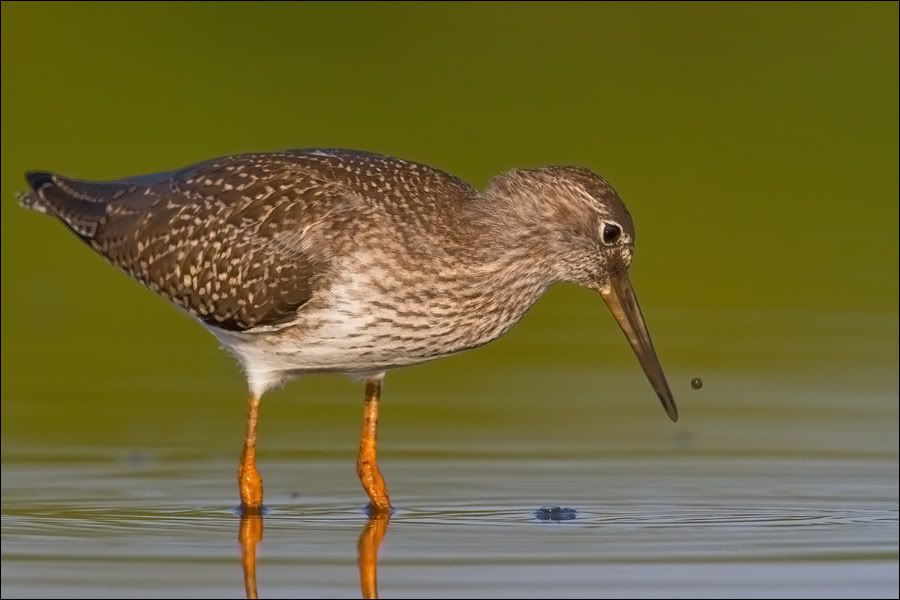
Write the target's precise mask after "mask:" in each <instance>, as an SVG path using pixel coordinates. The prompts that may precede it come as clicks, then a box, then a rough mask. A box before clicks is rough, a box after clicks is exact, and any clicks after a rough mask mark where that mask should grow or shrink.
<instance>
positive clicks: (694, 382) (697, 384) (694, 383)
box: [691, 377, 703, 390]
mask: <svg viewBox="0 0 900 600" xmlns="http://www.w3.org/2000/svg"><path fill="white" fill-rule="evenodd" d="M691 387H692V388H694V389H695V390H699V389H700V388H702V387H703V380H702V379H700V378H699V377H694V378H693V379H691Z"/></svg>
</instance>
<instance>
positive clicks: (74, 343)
mask: <svg viewBox="0 0 900 600" xmlns="http://www.w3.org/2000/svg"><path fill="white" fill-rule="evenodd" d="M897 23H898V5H897V4H896V3H874V4H870V3H820V4H817V3H762V4H750V3H746V4H745V3H741V4H737V3H735V4H715V3H697V4H681V3H662V4H635V3H621V4H618V3H614V4H588V3H571V4H570V3H553V4H549V3H527V4H525V3H523V4H512V3H509V4H493V3H478V4H472V3H466V4H437V3H434V4H419V3H402V4H401V3H397V4H374V3H364V4H354V3H335V4H315V3H302V4H267V3H252V4H239V3H193V4H167V3H156V2H154V3H147V4H127V5H125V4H102V5H101V4H78V5H75V4H56V3H49V2H48V3H34V4H22V3H8V2H4V3H3V5H2V195H0V196H2V202H0V207H2V237H0V242H2V417H3V418H2V432H3V455H4V461H6V462H7V463H9V461H16V460H27V459H31V458H34V457H35V456H42V455H44V454H45V453H50V454H54V453H56V454H59V455H60V456H72V455H77V453H78V452H89V451H90V449H92V448H98V447H99V448H101V449H103V448H105V449H107V450H108V451H110V452H122V453H124V452H127V451H129V450H130V449H133V448H139V449H142V450H146V451H151V452H157V453H160V454H165V453H167V452H185V453H193V454H204V453H208V454H211V455H216V456H220V455H221V456H229V457H230V456H231V455H232V454H236V453H237V452H238V448H239V445H240V437H239V436H240V432H241V430H242V417H243V413H244V393H245V392H244V384H243V382H242V377H241V375H240V373H239V370H238V369H237V368H236V365H235V363H234V361H233V360H232V359H230V358H229V357H227V356H226V355H224V354H223V353H221V352H220V351H219V350H218V349H217V348H216V344H215V343H214V340H213V338H212V337H211V336H209V335H208V334H206V333H205V332H204V331H202V329H201V328H199V327H197V326H196V324H195V323H194V322H192V321H191V320H190V319H188V318H187V317H185V316H184V315H182V314H180V313H179V312H178V311H176V310H173V309H172V308H171V307H169V306H167V305H166V303H165V302H163V301H161V300H159V299H158V298H156V297H154V295H153V294H152V293H151V292H149V291H148V290H145V289H143V288H141V287H140V286H139V285H137V284H135V283H134V282H132V281H130V280H129V279H128V278H127V277H126V276H124V275H122V274H121V273H118V272H116V271H115V270H114V269H112V268H111V267H109V266H108V265H106V264H104V262H103V261H102V260H100V259H98V258H97V257H96V256H92V252H91V251H90V250H89V249H88V248H87V247H85V246H83V245H82V244H80V243H79V242H78V241H77V240H76V239H74V238H73V236H71V235H70V234H69V233H67V232H66V231H65V230H64V229H63V228H62V227H60V226H59V225H58V224H55V223H53V222H52V221H51V220H49V219H47V218H46V217H43V216H41V215H37V214H32V213H29V212H26V211H24V210H22V209H21V208H19V207H18V206H17V204H16V203H15V202H14V199H13V195H14V192H15V191H17V190H20V189H23V187H24V181H23V179H22V174H23V172H24V171H26V170H28V169H47V170H52V171H56V172H59V173H63V174H66V175H69V176H73V177H79V178H85V179H91V178H96V179H105V178H119V177H123V176H128V175H134V174H140V173H146V172H153V171H162V170H169V169H173V168H177V167H180V166H184V165H186V164H190V163H192V162H196V161H200V160H203V159H207V158H210V157H213V156H219V155H224V154H229V153H237V152H244V151H259V150H275V149H282V148H289V147H305V146H318V147H329V146H332V147H348V148H355V149H363V150H369V151H375V152H382V153H386V154H392V155H396V156H401V157H404V158H409V159H414V160H417V161H421V162H426V163H430V164H433V165H435V166H438V167H440V168H443V169H445V170H447V171H449V172H451V173H454V174H456V175H458V176H460V177H462V178H464V179H467V180H469V181H470V182H472V183H473V184H475V185H476V186H479V187H481V186H483V185H484V184H485V183H486V182H487V180H488V179H489V178H490V177H491V176H493V175H495V174H497V173H498V172H501V171H503V170H505V169H509V168H512V167H532V166H540V165H546V164H561V163H573V164H581V165H586V166H589V167H591V168H593V169H594V170H596V171H597V172H599V173H601V174H602V175H604V176H605V177H606V178H608V179H609V180H610V181H611V182H612V183H613V184H614V185H615V186H616V187H617V189H618V191H619V193H620V194H621V196H622V197H623V198H624V199H625V201H626V203H627V204H628V206H629V207H630V209H631V212H632V214H633V216H634V218H635V221H636V224H637V229H638V246H637V254H636V259H635V263H634V266H633V269H632V279H633V281H634V283H635V285H636V288H637V292H638V295H639V297H640V298H641V301H642V304H643V305H644V312H645V314H646V316H647V319H648V322H649V325H650V329H651V332H652V333H653V335H654V338H655V341H656V345H657V349H658V350H659V352H660V354H661V357H662V359H663V364H664V366H666V368H667V371H668V373H669V378H670V380H671V381H672V383H673V389H674V390H675V392H676V395H677V396H678V397H679V400H680V404H681V409H682V411H681V412H682V424H681V425H679V427H683V428H684V429H681V430H680V431H682V432H684V431H689V432H692V433H693V435H694V438H692V439H693V440H694V441H693V442H692V443H693V444H694V446H692V448H694V449H700V450H702V449H703V448H707V449H710V451H713V450H715V451H716V452H723V451H725V450H727V449H728V448H730V447H736V446H741V447H742V448H744V449H747V448H756V449H758V450H760V451H763V450H765V449H766V448H771V447H774V446H779V444H780V445H781V446H787V445H792V447H793V446H798V445H799V447H800V448H801V449H806V450H809V451H812V450H816V451H823V449H825V448H827V447H829V445H830V444H831V442H829V441H828V440H826V439H816V440H815V441H810V442H809V443H808V444H805V445H804V442H803V440H804V439H805V438H804V436H812V435H814V433H811V431H813V432H814V431H815V430H816V427H815V426H812V425H810V424H809V421H808V420H809V419H814V418H815V417H816V415H819V416H820V417H822V418H826V417H824V416H822V415H825V412H826V411H828V412H827V419H829V420H833V422H834V423H841V424H844V425H846V424H848V423H850V424H851V425H848V426H847V427H850V429H852V431H850V429H841V430H840V431H843V432H844V433H847V437H846V438H844V439H843V440H839V441H836V442H835V443H836V444H837V445H839V446H841V448H842V449H843V450H844V451H854V450H858V451H859V452H870V451H886V452H893V453H894V454H895V453H896V447H897V445H896V441H897V418H896V416H897V361H898V354H897V340H898V334H897V331H898V319H897V314H898V313H897V305H898V304H897V303H898V275H897V268H898V224H897V223H898V176H897V175H898V171H897V164H898V76H897V73H898V58H897V57H898V25H897ZM605 313H606V309H605V307H604V306H603V304H602V302H600V300H599V299H598V298H597V297H596V295H594V294H591V293H589V292H586V291H584V290H580V289H577V288H575V287H574V286H559V287H557V288H555V289H554V290H552V291H551V292H550V293H549V294H548V295H547V297H546V298H544V300H542V301H541V302H540V303H539V304H538V305H537V306H536V307H535V309H534V310H533V311H532V312H531V313H530V314H529V315H528V316H527V317H526V319H525V320H524V321H523V322H522V323H521V324H520V325H519V326H518V327H517V328H516V329H515V330H514V331H513V332H512V333H511V334H510V335H508V336H507V337H505V338H504V339H502V340H500V341H498V342H496V343H494V344H491V345H489V346H487V347H485V348H482V349H479V350H476V351H473V352H469V353H465V354H463V355H460V356H458V357H453V358H450V359H446V360H443V361H438V362H436V363H432V364H428V365H422V366H418V367H414V368H410V369H405V370H404V371H403V372H402V373H399V374H395V375H392V376H390V377H389V378H388V382H387V387H386V391H385V394H386V395H385V402H384V408H383V415H384V416H383V429H382V440H383V443H382V448H383V451H384V452H385V453H386V455H387V456H390V453H391V452H394V453H400V452H403V451H404V450H408V451H410V452H419V453H426V452H429V451H431V452H448V453H454V452H456V453H463V452H472V453H476V452H481V453H484V454H487V453H488V452H489V451H490V450H491V449H492V448H495V447H502V446H504V444H506V443H507V442H508V443H513V442H516V443H518V442H527V443H526V444H519V446H518V447H520V448H523V449H532V450H533V451H535V452H540V451H542V449H543V450H546V451H551V450H552V449H553V448H554V447H559V444H561V443H563V442H567V441H570V440H572V439H581V438H579V437H578V436H579V434H580V435H581V436H582V438H583V439H584V440H585V441H586V443H585V446H584V447H585V448H588V447H591V446H590V444H589V442H590V441H592V440H593V441H595V442H596V445H595V446H593V448H595V449H597V451H600V450H603V449H604V448H606V449H609V448H608V447H609V446H613V447H618V448H619V449H621V450H622V451H623V452H638V451H641V450H646V449H647V448H653V447H654V446H653V444H660V445H661V446H662V445H663V443H662V442H658V441H656V440H660V439H665V440H669V439H670V438H662V437H661V436H662V435H674V434H671V432H672V431H675V430H673V429H672V426H671V425H669V424H668V423H667V422H666V420H665V417H664V415H663V414H662V412H661V411H660V410H659V408H658V407H657V406H655V404H656V400H655V399H654V398H653V395H652V392H651V391H650V389H649V387H648V386H647V384H646V383H645V382H644V381H643V376H642V375H641V373H640V371H639V369H638V367H637V365H636V362H635V360H634V357H633V356H632V355H631V353H630V351H629V350H628V347H627V344H626V343H625V341H624V339H623V338H622V336H621V333H620V332H619V331H618V330H617V328H616V327H615V325H614V324H613V322H612V320H611V319H610V318H609V316H608V315H606V314H605ZM698 375H699V376H703V377H704V379H705V380H706V383H707V385H706V386H705V388H704V389H703V390H701V391H693V390H691V389H690V388H689V385H688V381H689V379H690V377H692V376H698ZM361 395H362V389H361V386H359V385H358V384H348V383H346V381H345V380H343V379H341V378H339V377H324V376H323V377H316V378H311V379H309V380H306V381H304V382H302V383H300V384H292V385H290V386H288V387H287V388H286V389H282V390H279V391H277V392H275V393H273V394H272V395H271V396H269V397H267V399H266V400H265V401H264V409H263V416H262V425H261V427H262V429H261V434H260V435H261V441H260V444H261V447H262V451H263V452H264V453H265V452H267V451H268V452H271V453H273V454H275V453H277V452H279V451H281V452H284V453H291V452H292V453H316V452H329V451H333V452H334V453H335V454H339V455H340V456H341V457H344V456H346V457H347V458H348V461H349V460H352V459H351V458H350V457H351V456H352V454H353V452H354V444H355V439H354V438H355V435H356V433H357V428H358V417H359V410H360V406H359V405H360V400H361ZM854 419H859V420H858V421H854ZM866 423H868V424H869V425H867V424H866ZM872 423H877V424H878V425H877V426H876V428H875V429H874V430H873V429H872V428H871V427H870V425H871V424H872ZM844 425H842V426H844ZM878 427H880V429H879V428H878ZM821 431H825V429H821ZM873 431H874V433H873ZM826 437H827V436H826ZM387 439H391V440H392V441H390V442H388V441H385V440H387ZM666 443H668V442H666ZM891 448H893V449H892V450H891ZM501 449H502V448H501ZM523 451H525V450H523ZM263 456H265V454H263ZM350 471H352V469H351V467H350V463H349V462H348V476H352V475H351V473H350ZM222 477H223V480H227V481H228V485H229V486H230V485H231V483H230V473H228V474H226V473H223V474H222ZM229 489H230V488H229Z"/></svg>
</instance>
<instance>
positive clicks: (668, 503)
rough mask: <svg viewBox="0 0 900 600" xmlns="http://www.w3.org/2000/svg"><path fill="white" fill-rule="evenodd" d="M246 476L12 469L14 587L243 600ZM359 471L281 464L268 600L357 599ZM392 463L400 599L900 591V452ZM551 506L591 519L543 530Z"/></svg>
mask: <svg viewBox="0 0 900 600" xmlns="http://www.w3.org/2000/svg"><path fill="white" fill-rule="evenodd" d="M232 467H233V465H231V464H226V463H223V462H218V461H217V462H209V461H194V460H177V461H176V460H147V459H145V458H139V457H132V458H131V462H130V463H129V462H125V463H109V462H108V461H104V460H102V459H98V460H96V461H86V460H79V461H76V462H73V463H69V464H66V465H60V464H58V463H57V464H52V463H35V464H30V465H21V466H16V467H14V468H8V469H7V470H6V471H5V472H4V479H3V486H4V503H3V594H4V596H5V597H19V596H28V597H38V596H45V597H48V596H49V597H84V596H103V597H142V596H143V597H148V596H149V597H162V596H168V597H181V596H192V597H195V596H196V597H241V596H242V595H243V594H244V590H245V588H244V580H243V570H242V566H241V564H242V563H241V547H240V545H239V543H238V530H239V526H240V519H239V518H238V517H236V516H235V515H234V513H233V511H232V508H233V499H232V498H231V497H223V496H222V494H221V492H222V487H223V486H222V485H221V483H222V482H221V480H220V479H219V476H221V475H225V474H228V473H230V471H231V469H232ZM348 467H351V465H348V464H346V463H341V462H335V461H330V460H318V461H306V462H303V463H302V464H295V463H293V462H287V461H277V462H274V463H272V462H268V463H267V464H266V474H267V476H268V478H269V479H268V480H269V481H270V482H273V483H272V485H270V487H269V503H270V505H271V509H270V512H269V514H268V515H267V516H266V517H265V522H264V533H263V537H262V542H261V543H260V544H259V546H258V549H257V555H258V556H257V565H256V579H257V585H258V589H259V594H260V596H261V597H286V598H287V597H297V596H300V597H341V598H351V597H359V595H360V594H361V588H360V585H361V584H360V577H361V576H362V577H366V576H367V573H369V572H372V573H373V574H374V571H375V569H374V568H372V569H367V567H366V566H365V562H366V560H368V559H367V558H366V556H372V555H373V554H371V552H373V549H374V546H373V545H372V544H373V543H374V542H375V541H377V540H372V539H371V538H370V539H369V540H365V539H364V538H365V537H366V536H365V535H362V534H363V531H364V530H365V529H366V525H367V518H366V517H365V516H364V514H363V512H362V510H361V506H360V493H359V492H358V491H357V489H356V486H355V485H354V483H355V482H354V481H352V468H348ZM386 470H387V473H388V475H389V477H390V480H391V481H393V482H394V485H395V487H396V489H397V493H396V497H395V503H396V504H397V505H398V507H399V508H398V510H397V512H396V513H395V515H394V516H393V518H392V520H391V522H390V523H389V524H388V528H387V533H386V535H385V536H384V539H383V542H382V545H381V549H380V562H379V564H378V566H377V582H378V587H379V590H380V592H381V594H382V596H384V597H409V598H418V597H485V596H490V597H534V598H543V597H597V596H609V597H623V596H628V597H660V596H665V597H684V598H695V597H783V596H784V595H788V596H791V597H803V596H806V597H867V598H870V597H892V596H893V597H896V595H897V585H898V578H897V577H898V576H897V463H896V461H895V460H872V459H868V460H852V459H837V458H830V459H828V458H825V459H823V458H805V459H800V458H786V459H784V458H727V459H715V458H693V459H689V460H687V459H684V458H671V457H667V456H665V455H648V456H646V457H643V458H640V459H638V458H632V459H626V460H600V461H584V460H516V459H511V460H503V461H499V460H460V461H452V462H448V461H444V460H418V461H411V460H403V461H392V462H390V463H388V464H386ZM301 473H302V477H303V478H302V479H301V477H300V474H301ZM303 481H305V483H301V482H303ZM288 482H294V485H295V486H296V487H297V488H298V489H296V490H295V489H292V488H290V487H289V486H288V487H285V484H287V483H288ZM175 495H180V496H182V497H181V498H179V499H178V500H175V499H174V496H175ZM542 505H563V506H565V507H570V508H574V509H576V510H577V516H576V518H575V519H574V520H568V521H563V522H552V521H541V520H538V519H537V518H535V515H534V511H535V509H536V508H538V507H540V506H542ZM377 525H378V523H373V528H374V526H377ZM373 528H370V529H369V533H370V534H371V531H372V529H373ZM361 536H362V538H363V539H361V540H360V538H361ZM358 540H360V541H361V546H362V549H361V550H360V549H358V547H357V542H358ZM366 544H369V548H365V546H366ZM250 548H251V550H250V551H249V552H250V554H252V545H251V546H250ZM360 552H361V553H362V561H363V563H364V564H363V567H362V569H360V567H359V564H358V561H359V560H360V556H359V555H358V553H360ZM367 552H369V553H370V554H368V555H367V554H366V553H367ZM360 571H362V573H361V572H360Z"/></svg>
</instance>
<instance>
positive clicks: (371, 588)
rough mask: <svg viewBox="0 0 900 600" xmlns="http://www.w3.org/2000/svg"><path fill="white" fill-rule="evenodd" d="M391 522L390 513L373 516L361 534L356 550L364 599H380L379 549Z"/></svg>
mask: <svg viewBox="0 0 900 600" xmlns="http://www.w3.org/2000/svg"><path fill="white" fill-rule="evenodd" d="M390 521H391V515H390V513H383V514H377V515H373V516H371V517H369V522H368V523H366V527H365V528H364V529H363V531H362V533H361V534H359V542H358V543H357V544H356V550H357V563H358V565H359V586H360V587H361V588H362V597H363V598H378V574H377V568H378V548H379V547H380V546H381V540H383V539H384V535H385V534H386V533H387V528H388V523H390Z"/></svg>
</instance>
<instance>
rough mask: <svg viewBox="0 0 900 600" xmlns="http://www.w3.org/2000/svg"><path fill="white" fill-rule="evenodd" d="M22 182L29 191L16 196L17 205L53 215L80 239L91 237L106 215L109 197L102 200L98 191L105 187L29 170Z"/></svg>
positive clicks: (101, 194)
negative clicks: (24, 180)
mask: <svg viewBox="0 0 900 600" xmlns="http://www.w3.org/2000/svg"><path fill="white" fill-rule="evenodd" d="M25 179H26V180H27V181H28V185H29V187H31V191H29V192H20V193H19V194H17V195H16V198H17V200H18V201H19V204H21V205H22V206H24V207H25V208H30V209H31V210H34V211H37V212H39V213H45V214H50V215H53V216H55V217H56V218H58V219H59V220H60V221H62V222H63V223H64V224H65V225H66V226H67V227H68V228H69V229H71V230H72V231H74V232H75V233H76V234H78V235H79V236H81V237H82V238H85V239H90V238H92V237H93V236H94V234H95V233H96V231H97V226H98V224H99V223H100V221H101V220H102V219H103V217H104V216H105V215H106V204H107V202H108V200H109V197H108V195H107V197H106V198H104V195H106V194H103V193H102V192H104V191H108V190H106V189H103V188H105V187H106V186H108V185H109V184H92V183H88V182H82V181H75V180H70V179H66V178H64V177H60V176H59V175H54V174H52V173H47V172H44V171H30V172H28V173H26V174H25ZM95 188H96V189H95Z"/></svg>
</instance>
